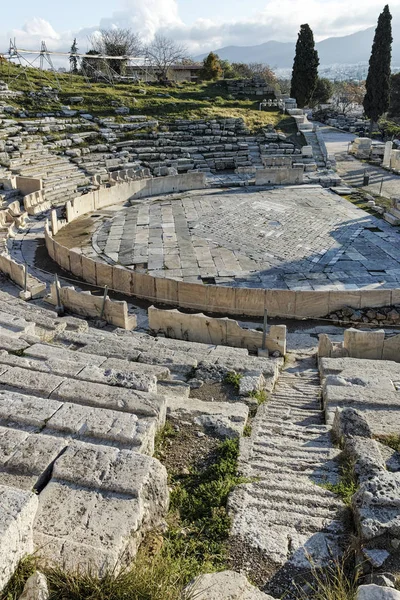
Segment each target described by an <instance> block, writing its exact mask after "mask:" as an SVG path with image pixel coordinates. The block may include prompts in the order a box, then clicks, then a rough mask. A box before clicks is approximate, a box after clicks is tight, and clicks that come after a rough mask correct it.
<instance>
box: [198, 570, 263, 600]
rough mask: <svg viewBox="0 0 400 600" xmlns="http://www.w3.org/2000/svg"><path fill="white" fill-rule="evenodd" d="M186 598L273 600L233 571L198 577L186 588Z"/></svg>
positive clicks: (202, 599) (204, 599) (200, 599)
mask: <svg viewBox="0 0 400 600" xmlns="http://www.w3.org/2000/svg"><path fill="white" fill-rule="evenodd" d="M186 591H187V594H188V597H189V598H190V597H192V596H193V597H194V598H196V600H274V599H273V598H272V596H268V595H267V594H264V593H263V592H261V591H260V590H259V589H258V588H256V587H254V586H253V585H251V584H250V583H249V582H248V581H247V579H246V577H245V575H241V574H239V573H236V572H235V571H222V572H220V573H207V575H200V576H199V577H196V579H195V580H194V581H193V582H192V583H191V584H189V585H188V586H187V588H186Z"/></svg>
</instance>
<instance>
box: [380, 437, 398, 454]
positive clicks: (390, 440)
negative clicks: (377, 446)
mask: <svg viewBox="0 0 400 600" xmlns="http://www.w3.org/2000/svg"><path fill="white" fill-rule="evenodd" d="M376 439H377V441H378V442H380V443H381V444H384V445H385V446H389V448H392V450H396V451H397V452H400V435H396V434H392V435H379V436H376Z"/></svg>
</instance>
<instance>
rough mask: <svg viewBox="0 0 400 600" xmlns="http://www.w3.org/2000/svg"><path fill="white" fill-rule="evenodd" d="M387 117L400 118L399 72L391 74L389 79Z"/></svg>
mask: <svg viewBox="0 0 400 600" xmlns="http://www.w3.org/2000/svg"><path fill="white" fill-rule="evenodd" d="M389 117H391V118H392V119H400V73H396V75H392V77H391V80H390V105H389Z"/></svg>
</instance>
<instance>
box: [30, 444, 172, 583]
mask: <svg viewBox="0 0 400 600" xmlns="http://www.w3.org/2000/svg"><path fill="white" fill-rule="evenodd" d="M167 508H168V487H167V473H166V470H165V468H164V467H163V466H162V465H161V463H159V462H158V461H157V460H156V459H153V458H150V457H148V456H144V455H140V454H137V453H135V452H132V451H129V450H122V451H119V450H117V449H115V448H107V447H105V446H104V447H100V446H94V445H91V444H83V443H81V442H74V443H73V444H71V446H70V447H69V448H68V449H67V451H66V452H65V453H64V454H63V455H62V456H61V457H60V458H59V459H58V460H57V462H56V464H55V466H54V470H53V474H52V479H51V481H50V483H49V484H48V485H47V486H46V488H45V489H44V490H43V492H42V493H41V494H40V498H39V510H38V513H37V516H36V520H35V525H34V541H35V546H36V547H37V548H38V551H39V553H40V555H41V556H44V557H47V558H50V559H51V560H54V559H55V560H56V562H57V563H59V564H61V565H62V566H63V567H64V568H67V569H68V568H73V567H76V565H77V564H79V565H80V566H81V568H87V567H89V566H91V568H92V569H95V570H96V571H97V572H99V574H101V573H104V571H105V570H106V569H108V568H114V567H115V565H118V568H121V566H122V565H123V564H124V563H126V562H128V561H129V560H130V559H131V558H132V557H133V556H134V555H135V553H136V551H137V547H138V544H139V542H140V540H141V538H142V536H143V534H144V533H145V532H146V531H147V530H148V529H149V528H152V527H154V526H157V525H158V524H159V523H160V522H161V521H162V519H163V518H164V516H165V513H166V511H167Z"/></svg>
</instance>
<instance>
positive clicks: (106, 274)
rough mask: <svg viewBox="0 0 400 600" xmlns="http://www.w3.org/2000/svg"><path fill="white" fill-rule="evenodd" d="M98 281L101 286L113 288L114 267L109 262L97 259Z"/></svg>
mask: <svg viewBox="0 0 400 600" xmlns="http://www.w3.org/2000/svg"><path fill="white" fill-rule="evenodd" d="M96 283H97V285H99V286H100V287H104V286H105V285H106V286H107V287H109V288H112V285H113V267H112V266H111V265H108V264H107V263H101V262H98V261H96Z"/></svg>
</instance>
